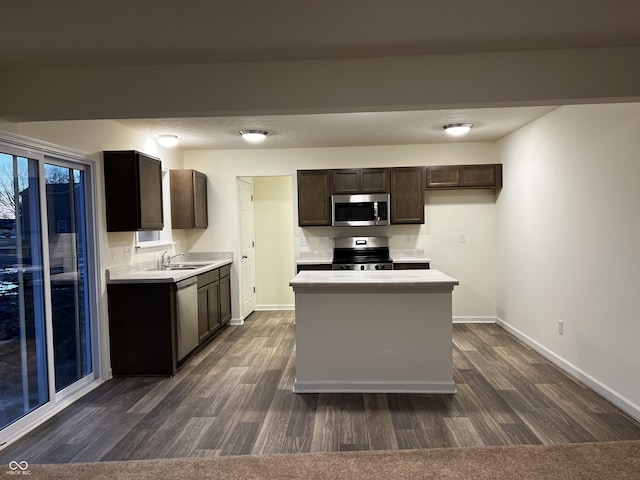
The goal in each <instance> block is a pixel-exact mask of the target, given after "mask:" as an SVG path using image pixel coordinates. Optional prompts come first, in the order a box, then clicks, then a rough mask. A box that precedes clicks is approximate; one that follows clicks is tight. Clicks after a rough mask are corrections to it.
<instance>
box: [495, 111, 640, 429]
mask: <svg viewBox="0 0 640 480" xmlns="http://www.w3.org/2000/svg"><path fill="white" fill-rule="evenodd" d="M638 132H640V105H639V104H625V105H598V106H573V107H561V108H559V109H558V110H555V111H553V112H551V113H549V114H548V115H546V116H544V117H542V118H541V119H539V120H537V121H535V122H533V123H531V124H529V125H528V126H526V127H524V128H522V129H520V130H519V131H517V132H515V133H513V134H512V135H509V136H508V137H506V138H505V139H503V140H502V141H500V142H498V144H497V147H498V153H499V160H500V161H501V162H502V163H503V164H504V188H503V189H502V192H501V193H500V196H499V200H498V208H497V225H498V235H497V240H498V264H499V275H498V293H497V305H498V316H499V317H500V318H501V319H502V320H503V321H504V322H506V324H507V326H508V327H509V328H511V329H513V331H515V332H516V333H518V334H521V335H523V336H526V337H527V338H528V339H529V340H530V341H532V342H534V343H537V344H538V345H539V348H540V349H542V350H543V351H546V352H547V354H548V355H549V356H550V357H551V358H555V359H556V361H558V362H559V363H561V364H563V365H564V366H565V368H569V369H570V370H573V371H574V373H577V374H578V375H579V376H582V378H583V379H585V380H586V381H587V382H588V383H589V384H590V385H591V386H595V387H596V388H599V389H600V391H601V392H603V393H604V394H605V395H609V394H610V395H609V396H610V397H611V398H613V400H614V401H615V402H616V403H618V404H619V405H621V406H623V407H624V408H625V409H626V410H627V411H630V412H632V413H633V414H634V415H635V416H636V417H637V418H640V407H639V405H640V381H638V378H639V372H640V355H638V339H640V322H639V321H638V314H639V312H640V248H639V246H640V215H639V208H640V188H639V183H638V181H639V179H640V161H639V157H638V152H640V135H638ZM558 319H562V320H564V335H562V336H561V335H559V334H558V326H557V320H558ZM613 392H615V393H613Z"/></svg>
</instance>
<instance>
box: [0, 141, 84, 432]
mask: <svg viewBox="0 0 640 480" xmlns="http://www.w3.org/2000/svg"><path fill="white" fill-rule="evenodd" d="M30 157H32V158H30ZM88 178H90V170H89V166H88V165H84V164H81V163H75V162H69V161H67V160H62V159H57V158H55V159H54V158H51V157H49V156H45V155H37V154H29V155H28V156H27V155H21V154H20V153H19V150H18V151H13V150H12V149H11V148H9V147H0V434H1V433H2V430H3V429H5V428H6V427H7V426H9V425H12V424H13V423H15V422H16V421H18V420H20V419H22V418H23V417H25V416H27V415H33V414H35V413H37V412H34V410H36V409H38V407H42V406H43V405H47V404H51V403H55V401H56V400H57V399H58V398H61V397H64V395H65V392H69V391H73V390H74V386H77V385H78V384H82V383H87V382H88V381H90V380H93V378H94V374H93V371H94V361H93V348H92V345H93V344H94V343H95V342H94V341H93V337H92V331H93V330H94V329H92V318H91V317H92V312H94V311H95V308H94V306H95V294H94V293H92V288H91V286H92V285H94V284H93V283H92V282H91V281H90V279H91V277H92V275H94V266H93V258H94V252H93V248H92V242H90V241H88V239H90V238H92V236H91V235H89V234H88V232H90V231H91V229H90V228H89V227H90V226H91V225H92V223H91V222H88V220H90V218H89V217H87V215H88V212H90V211H91V208H90V195H88V193H89V192H88V191H87V179H88ZM89 190H90V189H89ZM1 436H2V435H0V437H1ZM0 439H1V438H0Z"/></svg>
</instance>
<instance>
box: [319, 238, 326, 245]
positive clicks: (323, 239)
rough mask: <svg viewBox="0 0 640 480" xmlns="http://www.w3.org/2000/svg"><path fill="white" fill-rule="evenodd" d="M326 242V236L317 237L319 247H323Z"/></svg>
mask: <svg viewBox="0 0 640 480" xmlns="http://www.w3.org/2000/svg"><path fill="white" fill-rule="evenodd" d="M326 244H327V237H320V238H318V245H320V246H321V247H324V246H325V245H326Z"/></svg>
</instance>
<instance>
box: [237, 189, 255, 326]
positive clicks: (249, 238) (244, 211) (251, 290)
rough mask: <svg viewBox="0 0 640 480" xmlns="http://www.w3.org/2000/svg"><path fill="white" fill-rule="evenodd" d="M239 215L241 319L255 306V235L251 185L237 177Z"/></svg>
mask: <svg viewBox="0 0 640 480" xmlns="http://www.w3.org/2000/svg"><path fill="white" fill-rule="evenodd" d="M237 186H238V212H239V215H240V220H239V224H240V245H239V250H240V268H239V269H238V273H239V280H240V281H239V282H238V283H239V286H240V299H239V300H240V311H241V314H242V318H243V320H244V319H245V318H247V317H248V316H249V315H250V314H251V312H253V311H254V310H255V308H256V295H255V285H256V281H255V279H256V271H255V267H256V265H255V235H254V228H253V185H252V184H251V183H249V182H247V181H246V180H244V179H243V178H241V177H237Z"/></svg>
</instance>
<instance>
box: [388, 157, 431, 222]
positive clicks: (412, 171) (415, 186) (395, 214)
mask: <svg viewBox="0 0 640 480" xmlns="http://www.w3.org/2000/svg"><path fill="white" fill-rule="evenodd" d="M424 175H425V168H424V167H397V168H392V169H391V223H392V224H405V223H424Z"/></svg>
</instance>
